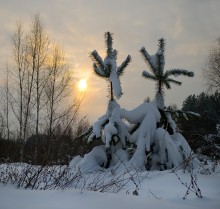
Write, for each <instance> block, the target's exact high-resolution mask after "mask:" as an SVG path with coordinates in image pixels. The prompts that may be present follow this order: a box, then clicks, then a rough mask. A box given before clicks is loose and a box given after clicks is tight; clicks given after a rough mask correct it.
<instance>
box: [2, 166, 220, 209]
mask: <svg viewBox="0 0 220 209" xmlns="http://www.w3.org/2000/svg"><path fill="white" fill-rule="evenodd" d="M140 175H142V176H145V178H144V180H143V181H141V184H140V185H139V186H138V187H139V188H138V191H137V192H138V195H133V192H134V190H135V185H134V184H133V183H132V182H130V183H129V184H128V185H127V187H126V188H124V189H122V190H121V191H120V192H119V193H117V194H116V193H101V192H91V191H85V190H70V189H69V190H63V191H62V190H46V191H43V190H24V189H16V188H15V187H13V186H0V209H70V208H71V209H72V208H76V209H99V208H100V209H112V208H114V209H119V208H120V209H135V208H137V209H142V208H143V209H146V208H149V209H159V208H160V209H161V208H163V209H166V208H167V209H185V208H198V209H219V208H220V173H219V172H215V173H212V174H210V175H201V174H197V178H198V179H197V184H198V187H199V188H200V190H201V193H202V196H203V198H198V197H197V196H196V195H195V194H194V193H192V192H189V195H188V196H187V198H186V199H185V200H184V199H183V197H184V195H185V194H186V190H187V189H186V187H185V186H184V185H182V184H181V182H180V181H179V180H178V178H177V176H176V175H175V174H174V173H173V172H171V171H170V170H168V171H162V172H161V171H152V172H142V173H141V174H140ZM177 175H178V176H179V177H180V179H181V180H182V181H183V182H184V183H187V184H189V183H190V174H189V173H187V172H186V173H184V172H183V171H182V170H179V171H178V172H177Z"/></svg>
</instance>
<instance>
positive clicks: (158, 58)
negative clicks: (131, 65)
mask: <svg viewBox="0 0 220 209" xmlns="http://www.w3.org/2000/svg"><path fill="white" fill-rule="evenodd" d="M140 53H141V54H142V56H143V58H144V60H145V61H146V62H147V64H148V66H149V69H150V71H151V73H149V72H147V71H143V72H142V76H143V77H144V78H146V79H149V80H153V81H155V82H156V96H155V101H156V103H157V107H158V109H159V111H160V113H161V116H162V121H161V124H160V126H167V128H168V129H169V131H170V132H171V133H172V132H173V131H174V129H175V128H174V126H173V127H172V124H173V122H172V121H171V120H169V119H170V112H169V111H164V110H165V107H164V87H166V88H167V89H170V88H171V84H176V85H181V84H182V83H181V82H180V81H177V80H174V79H172V78H170V76H175V77H177V76H180V75H183V76H188V77H193V76H194V73H193V72H192V71H188V70H184V69H176V68H175V69H170V70H166V71H165V69H164V67H165V40H164V39H163V38H161V39H159V43H158V50H157V52H156V53H155V54H154V55H149V54H148V52H147V51H146V49H145V47H142V48H141V49H140ZM170 125H171V127H170Z"/></svg>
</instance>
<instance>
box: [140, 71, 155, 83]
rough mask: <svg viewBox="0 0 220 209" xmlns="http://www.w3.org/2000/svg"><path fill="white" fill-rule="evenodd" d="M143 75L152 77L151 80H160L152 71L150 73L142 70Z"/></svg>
mask: <svg viewBox="0 0 220 209" xmlns="http://www.w3.org/2000/svg"><path fill="white" fill-rule="evenodd" d="M142 76H143V77H144V78H146V79H151V80H154V81H157V80H158V79H157V77H156V76H154V75H151V74H150V73H148V72H147V71H145V70H144V71H143V72H142Z"/></svg>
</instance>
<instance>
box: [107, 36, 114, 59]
mask: <svg viewBox="0 0 220 209" xmlns="http://www.w3.org/2000/svg"><path fill="white" fill-rule="evenodd" d="M112 35H113V34H112V33H110V32H106V33H105V44H106V48H107V56H111V54H112V45H113V38H112Z"/></svg>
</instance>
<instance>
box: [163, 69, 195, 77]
mask: <svg viewBox="0 0 220 209" xmlns="http://www.w3.org/2000/svg"><path fill="white" fill-rule="evenodd" d="M171 75H173V76H180V75H183V76H188V77H193V76H194V72H192V71H188V70H184V69H172V70H167V71H166V73H165V75H164V76H165V77H169V76H171Z"/></svg>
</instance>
